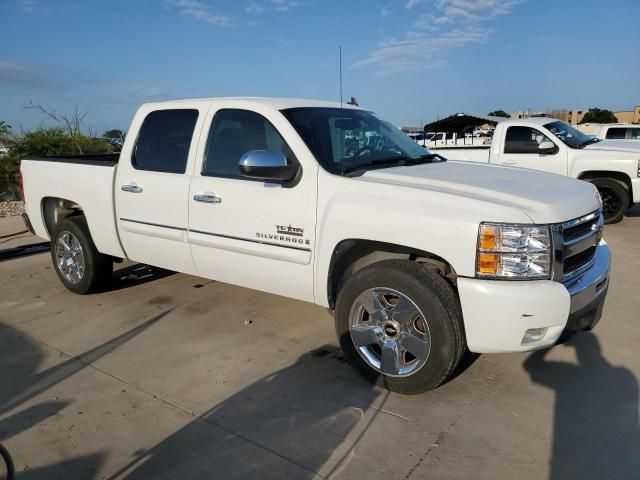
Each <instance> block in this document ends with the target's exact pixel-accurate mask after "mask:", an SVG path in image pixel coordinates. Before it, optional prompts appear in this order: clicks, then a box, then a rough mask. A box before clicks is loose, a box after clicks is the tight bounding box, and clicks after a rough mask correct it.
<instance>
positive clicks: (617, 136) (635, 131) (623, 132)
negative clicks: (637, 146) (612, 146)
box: [596, 123, 640, 141]
mask: <svg viewBox="0 0 640 480" xmlns="http://www.w3.org/2000/svg"><path fill="white" fill-rule="evenodd" d="M596 136H597V137H598V138H599V139H600V140H631V141H640V125H638V124H637V123H611V124H606V125H603V126H602V127H600V130H598V134H597V135H596Z"/></svg>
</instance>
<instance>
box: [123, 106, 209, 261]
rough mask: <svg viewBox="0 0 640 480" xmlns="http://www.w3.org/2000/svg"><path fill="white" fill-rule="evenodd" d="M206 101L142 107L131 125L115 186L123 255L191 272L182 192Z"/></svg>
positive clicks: (185, 190) (185, 200)
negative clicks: (132, 135)
mask: <svg viewBox="0 0 640 480" xmlns="http://www.w3.org/2000/svg"><path fill="white" fill-rule="evenodd" d="M207 110H208V103H207V102H192V101H190V102H175V104H173V103H172V104H171V108H167V107H166V106H162V108H161V109H158V108H154V107H153V106H152V105H145V106H143V107H142V108H141V109H140V110H139V111H138V113H137V114H136V118H135V120H134V122H133V124H132V125H131V129H130V131H131V132H138V136H137V138H136V140H135V142H129V143H128V144H126V145H125V149H123V152H122V155H121V157H120V162H119V165H118V170H117V178H116V185H115V198H116V215H117V219H116V220H117V223H118V230H119V234H120V240H121V242H122V246H123V248H124V250H125V252H126V254H127V257H128V258H130V259H132V260H135V261H139V262H143V263H148V264H151V265H157V266H160V267H164V268H167V269H170V270H175V271H179V272H184V273H195V270H194V266H193V260H192V259H191V251H190V248H189V243H188V240H187V228H188V218H189V211H188V194H189V183H190V181H191V174H192V172H193V166H194V160H195V150H196V146H197V142H198V138H199V135H198V133H199V132H200V131H201V129H202V124H203V122H204V118H205V116H206V113H207Z"/></svg>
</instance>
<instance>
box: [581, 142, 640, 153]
mask: <svg viewBox="0 0 640 480" xmlns="http://www.w3.org/2000/svg"><path fill="white" fill-rule="evenodd" d="M583 150H607V151H609V152H631V153H640V142H638V141H637V140H602V141H600V142H598V143H592V144H591V145H587V146H586V147H584V149H583Z"/></svg>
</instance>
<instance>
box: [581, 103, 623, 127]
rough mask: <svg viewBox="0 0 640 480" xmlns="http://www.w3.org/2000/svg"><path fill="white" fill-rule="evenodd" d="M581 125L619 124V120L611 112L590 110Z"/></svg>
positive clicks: (596, 109) (598, 109) (597, 109)
mask: <svg viewBox="0 0 640 480" xmlns="http://www.w3.org/2000/svg"><path fill="white" fill-rule="evenodd" d="M580 123H618V119H617V118H616V116H615V115H614V114H613V112H612V111H611V110H603V109H600V108H595V107H594V108H590V109H589V111H588V112H587V113H585V115H584V117H582V121H581V122H580Z"/></svg>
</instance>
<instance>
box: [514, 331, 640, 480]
mask: <svg viewBox="0 0 640 480" xmlns="http://www.w3.org/2000/svg"><path fill="white" fill-rule="evenodd" d="M564 345H565V346H564V347H561V346H558V347H556V348H575V350H576V355H577V359H578V364H577V365H576V364H574V363H568V362H558V361H550V360H546V359H545V356H546V355H547V352H548V350H543V351H538V352H535V353H533V354H532V355H530V356H529V357H528V358H527V360H526V361H525V364H524V366H525V369H526V370H527V372H528V373H529V375H530V376H531V379H532V380H533V381H534V382H536V383H539V384H541V385H544V386H546V387H548V388H550V389H553V390H554V391H555V396H556V397H555V414H554V434H553V445H552V450H551V465H550V467H551V468H550V472H551V473H550V477H549V478H550V479H551V480H556V479H564V478H607V479H626V478H638V472H640V455H638V452H639V451H640V423H639V419H638V382H637V380H636V378H635V376H634V375H633V373H632V372H631V371H630V370H628V369H626V368H623V367H617V366H614V365H611V364H610V363H609V362H607V360H606V359H605V358H604V357H603V356H602V353H601V349H600V343H599V342H598V339H597V337H596V336H595V335H594V334H592V333H579V334H577V335H576V336H575V337H573V338H572V339H571V340H570V341H568V342H567V343H565V344H564Z"/></svg>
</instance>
